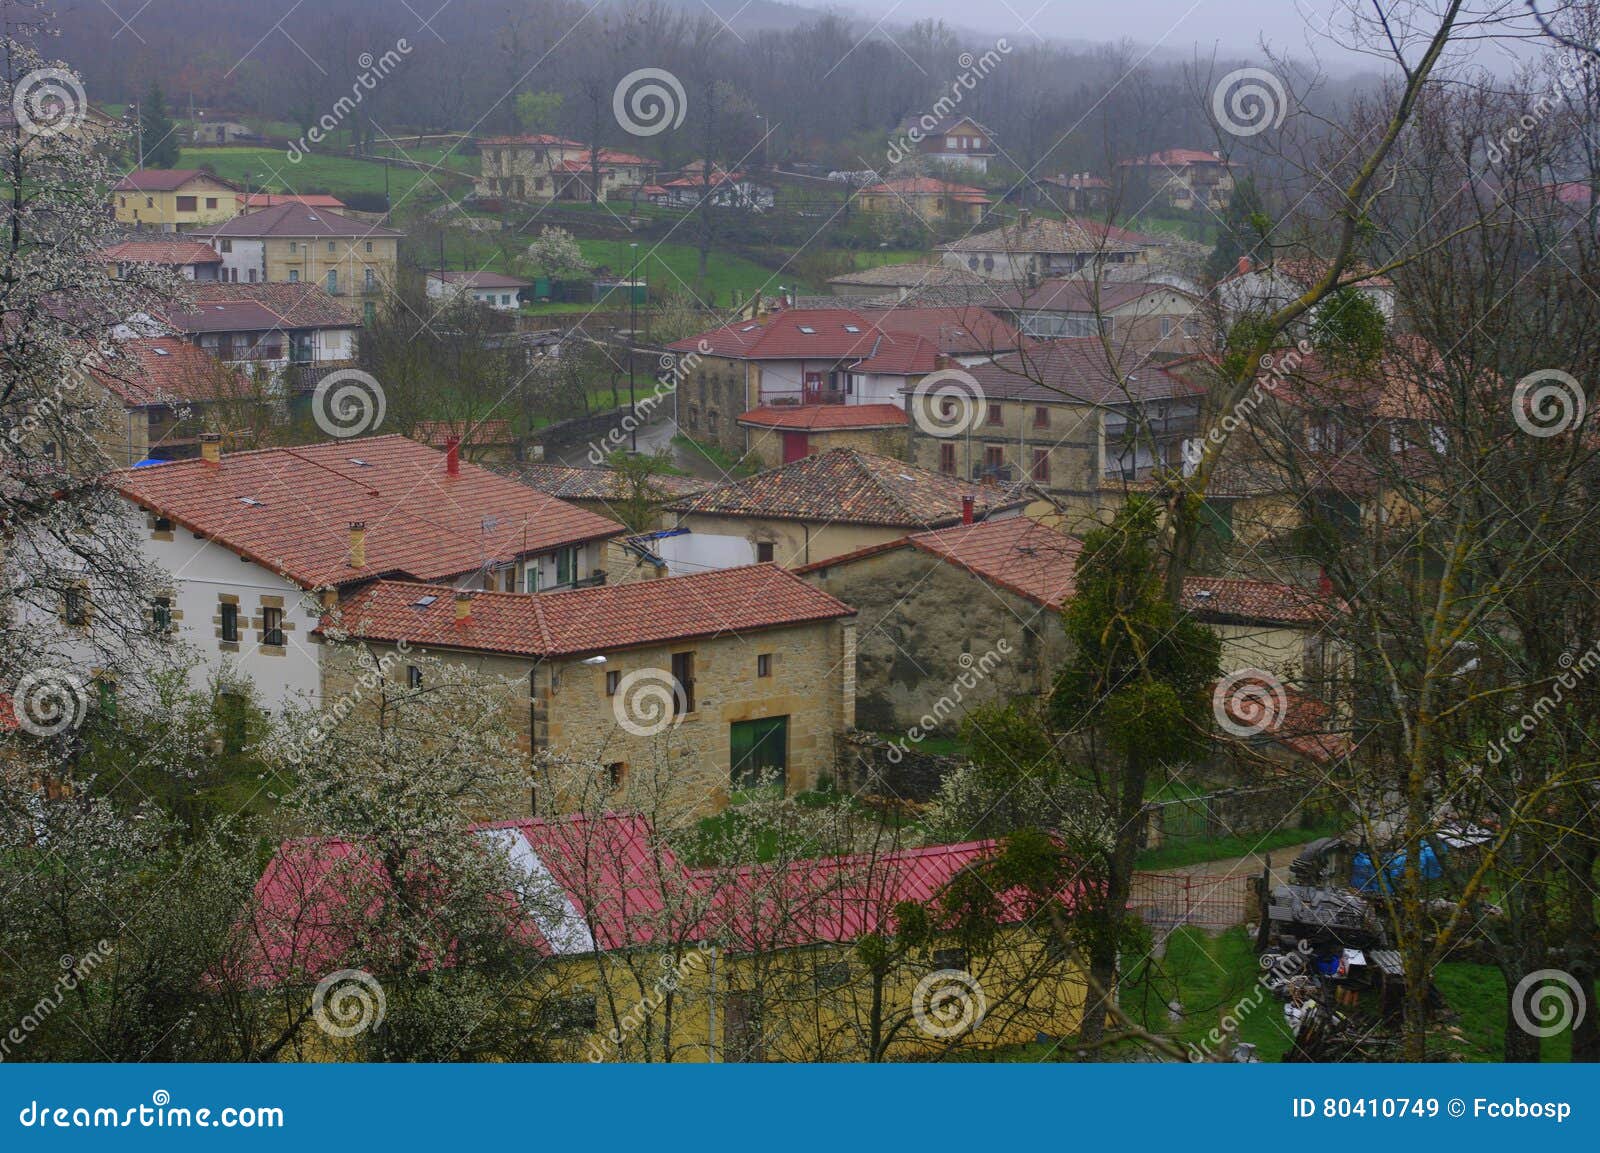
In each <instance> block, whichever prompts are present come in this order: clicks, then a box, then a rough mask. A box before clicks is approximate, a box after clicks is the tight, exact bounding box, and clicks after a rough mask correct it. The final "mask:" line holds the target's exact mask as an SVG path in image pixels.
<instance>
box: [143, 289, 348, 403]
mask: <svg viewBox="0 0 1600 1153" xmlns="http://www.w3.org/2000/svg"><path fill="white" fill-rule="evenodd" d="M165 320H166V323H167V325H168V326H169V327H170V328H172V330H173V331H175V332H177V333H179V334H181V335H182V336H184V337H185V338H186V339H188V340H190V341H192V342H193V343H194V345H195V346H196V347H198V348H202V349H204V350H205V351H206V352H207V353H209V354H210V355H212V356H214V357H216V358H217V359H218V360H220V361H222V362H223V363H225V364H230V365H236V366H239V367H241V368H245V369H248V370H250V371H251V372H252V373H253V374H255V375H257V376H258V377H260V378H261V379H262V381H263V383H264V384H268V385H271V386H272V390H273V391H274V392H275V393H276V394H277V395H278V396H279V398H280V399H284V400H286V399H288V398H289V396H290V394H291V393H293V392H295V391H297V384H298V378H299V376H301V375H302V374H304V373H305V372H309V371H312V370H316V369H325V368H329V367H333V366H337V365H348V364H353V363H355V355H356V342H357V340H358V338H359V337H360V335H361V321H360V320H359V319H358V318H357V317H356V315H355V314H354V313H353V312H351V311H350V309H349V308H348V307H347V306H346V305H345V304H343V303H342V302H340V301H337V300H335V299H333V297H331V296H329V295H328V293H327V292H326V291H325V290H324V289H323V288H322V286H321V285H318V284H312V283H301V284H262V283H256V284H231V283H230V284H221V283H216V284H203V285H199V286H197V287H196V289H195V291H194V298H193V302H192V303H191V304H189V305H187V306H184V307H180V308H175V309H173V310H172V311H170V312H168V313H167V314H166V317H165ZM291 378H293V379H291Z"/></svg>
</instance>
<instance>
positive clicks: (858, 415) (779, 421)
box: [739, 346, 908, 431]
mask: <svg viewBox="0 0 1600 1153" xmlns="http://www.w3.org/2000/svg"><path fill="white" fill-rule="evenodd" d="M896 347H898V346H896ZM856 367H858V368H860V369H862V370H863V371H867V372H875V371H876V372H893V371H894V370H893V369H890V368H883V369H870V368H867V367H866V362H865V361H863V362H862V363H861V364H860V365H857V366H856ZM739 423H740V424H746V425H751V426H752V427H755V428H778V429H796V430H811V429H816V430H819V431H820V430H825V429H844V428H904V427H905V426H906V424H907V423H908V419H907V417H906V410H905V409H903V408H901V407H900V406H899V405H898V404H769V405H764V406H762V407H761V408H752V409H751V410H750V411H749V412H747V413H745V414H744V415H743V416H741V417H740V418H739Z"/></svg>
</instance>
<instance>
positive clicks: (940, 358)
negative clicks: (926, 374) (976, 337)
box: [933, 352, 955, 372]
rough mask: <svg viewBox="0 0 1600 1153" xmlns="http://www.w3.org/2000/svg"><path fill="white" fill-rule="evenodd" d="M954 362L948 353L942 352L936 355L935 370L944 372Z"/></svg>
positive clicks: (934, 360) (934, 359)
mask: <svg viewBox="0 0 1600 1153" xmlns="http://www.w3.org/2000/svg"><path fill="white" fill-rule="evenodd" d="M954 363H955V362H954V361H952V360H951V359H950V357H949V355H948V354H946V353H943V352H940V353H937V354H935V355H934V358H933V370H934V371H935V372H944V371H945V370H946V369H948V368H949V367H950V366H951V365H952V364H954Z"/></svg>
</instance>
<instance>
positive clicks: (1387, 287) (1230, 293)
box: [1216, 256, 1395, 332]
mask: <svg viewBox="0 0 1600 1153" xmlns="http://www.w3.org/2000/svg"><path fill="white" fill-rule="evenodd" d="M1327 271H1328V262H1327V261H1325V260H1322V259H1321V258H1319V257H1280V258H1278V259H1276V260H1273V261H1271V262H1269V263H1266V264H1260V265H1258V264H1256V263H1254V262H1253V261H1252V260H1251V259H1250V258H1249V257H1248V256H1241V257H1240V258H1239V262H1238V264H1237V265H1236V266H1235V267H1234V269H1233V271H1232V272H1230V273H1228V275H1227V276H1225V277H1223V278H1222V279H1221V280H1220V281H1218V282H1217V287H1216V293H1217V300H1218V301H1219V302H1221V304H1222V308H1223V312H1224V313H1225V314H1226V316H1227V317H1228V318H1229V319H1230V320H1231V319H1236V318H1238V317H1240V316H1243V315H1245V314H1247V313H1261V314H1266V313H1270V312H1273V311H1274V310H1276V309H1279V308H1282V307H1284V305H1286V304H1288V303H1289V302H1290V301H1293V300H1297V299H1299V298H1300V297H1301V296H1302V295H1304V294H1305V293H1306V291H1307V290H1309V289H1310V288H1311V287H1312V285H1314V284H1316V283H1317V282H1318V281H1319V280H1321V279H1322V277H1323V276H1324V275H1325V274H1326V273H1327ZM1340 282H1341V284H1344V285H1348V286H1350V287H1352V288H1353V289H1354V290H1355V291H1356V292H1358V293H1360V294H1361V295H1362V296H1364V297H1365V298H1366V299H1367V300H1369V301H1371V302H1372V304H1373V305H1374V306H1375V307H1376V308H1377V310H1378V312H1379V313H1381V314H1382V316H1383V319H1384V321H1385V322H1392V321H1393V320H1394V318H1395V307H1394V305H1395V289H1394V281H1392V280H1390V279H1389V278H1388V277H1387V276H1384V275H1382V274H1375V273H1373V272H1372V270H1371V269H1370V268H1369V267H1367V266H1364V265H1362V264H1360V263H1359V262H1358V263H1356V264H1355V265H1354V266H1353V267H1350V268H1346V269H1345V271H1344V273H1343V274H1342V275H1341V277H1340ZM1327 305H1328V302H1327V301H1324V302H1323V304H1322V305H1321V306H1319V309H1314V310H1313V311H1312V313H1311V315H1310V316H1309V317H1307V318H1306V319H1305V320H1304V321H1303V322H1302V323H1301V325H1300V326H1299V327H1298V328H1297V330H1296V331H1297V332H1304V331H1306V330H1307V329H1309V327H1310V326H1311V325H1312V324H1313V323H1315V319H1316V316H1317V312H1318V311H1319V310H1320V308H1322V307H1326V306H1327Z"/></svg>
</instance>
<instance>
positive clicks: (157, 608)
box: [150, 597, 172, 633]
mask: <svg viewBox="0 0 1600 1153" xmlns="http://www.w3.org/2000/svg"><path fill="white" fill-rule="evenodd" d="M150 623H151V624H152V625H153V626H154V627H155V630H156V632H158V633H167V632H171V631H172V598H171V597H156V598H155V600H153V601H151V602H150Z"/></svg>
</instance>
